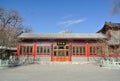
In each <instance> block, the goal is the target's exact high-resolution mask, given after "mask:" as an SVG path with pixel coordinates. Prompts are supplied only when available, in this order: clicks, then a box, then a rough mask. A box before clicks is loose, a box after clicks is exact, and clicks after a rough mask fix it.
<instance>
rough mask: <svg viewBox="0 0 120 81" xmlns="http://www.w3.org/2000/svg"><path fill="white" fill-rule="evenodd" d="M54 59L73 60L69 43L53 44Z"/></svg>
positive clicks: (61, 60)
mask: <svg viewBox="0 0 120 81" xmlns="http://www.w3.org/2000/svg"><path fill="white" fill-rule="evenodd" d="M52 61H60V62H63V61H71V54H70V46H69V45H53V54H52Z"/></svg>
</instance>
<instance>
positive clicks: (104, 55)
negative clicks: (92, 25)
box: [102, 43, 106, 59]
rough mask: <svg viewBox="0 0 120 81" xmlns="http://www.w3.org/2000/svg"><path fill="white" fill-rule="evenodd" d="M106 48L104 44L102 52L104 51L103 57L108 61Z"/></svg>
mask: <svg viewBox="0 0 120 81" xmlns="http://www.w3.org/2000/svg"><path fill="white" fill-rule="evenodd" d="M105 49H106V48H105V43H103V44H102V51H103V57H104V59H106V53H105V52H106V50H105Z"/></svg>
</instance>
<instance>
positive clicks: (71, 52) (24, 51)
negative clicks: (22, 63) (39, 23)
mask: <svg viewBox="0 0 120 81" xmlns="http://www.w3.org/2000/svg"><path fill="white" fill-rule="evenodd" d="M109 24H113V23H109ZM118 26H119V27H118V28H119V29H120V25H119V24H118ZM115 30H116V27H115ZM109 31H110V30H109V26H108V23H105V25H104V27H103V28H102V29H101V30H100V31H98V32H97V33H93V34H91V33H84V34H83V33H22V34H21V35H20V36H18V40H19V42H18V47H17V56H18V57H19V58H21V59H23V58H25V59H27V58H28V57H29V58H31V59H34V60H35V61H40V62H61V61H62V62H82V61H94V60H96V59H98V58H101V57H103V58H105V57H106V51H107V49H106V45H107V43H110V42H111V41H112V39H113V38H112V35H111V34H110V32H109ZM116 31H117V32H118V30H116ZM106 40H107V43H106ZM119 44H120V43H119ZM114 45H115V44H114Z"/></svg>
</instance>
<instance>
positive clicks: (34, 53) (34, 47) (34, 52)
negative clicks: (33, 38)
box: [33, 42, 37, 59]
mask: <svg viewBox="0 0 120 81" xmlns="http://www.w3.org/2000/svg"><path fill="white" fill-rule="evenodd" d="M36 50H37V49H36V42H34V45H33V56H34V59H35V57H36Z"/></svg>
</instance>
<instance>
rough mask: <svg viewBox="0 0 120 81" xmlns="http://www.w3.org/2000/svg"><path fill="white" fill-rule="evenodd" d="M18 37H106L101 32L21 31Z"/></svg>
mask: <svg viewBox="0 0 120 81" xmlns="http://www.w3.org/2000/svg"><path fill="white" fill-rule="evenodd" d="M18 38H23V39H56V38H57V39H61V38H62V39H65V38H67V39H91V38H92V39H99V38H107V36H106V35H104V34H102V33H94V34H91V33H90V34H82V33H22V34H21V35H20V36H18Z"/></svg>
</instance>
